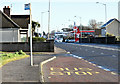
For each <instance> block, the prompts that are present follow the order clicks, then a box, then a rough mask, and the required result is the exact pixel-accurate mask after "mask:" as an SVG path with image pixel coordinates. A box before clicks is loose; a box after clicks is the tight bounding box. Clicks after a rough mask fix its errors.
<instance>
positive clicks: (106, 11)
mask: <svg viewBox="0 0 120 84" xmlns="http://www.w3.org/2000/svg"><path fill="white" fill-rule="evenodd" d="M96 4H102V5H104V6H105V22H107V8H106V4H104V3H100V2H96ZM106 43H107V35H106Z"/></svg>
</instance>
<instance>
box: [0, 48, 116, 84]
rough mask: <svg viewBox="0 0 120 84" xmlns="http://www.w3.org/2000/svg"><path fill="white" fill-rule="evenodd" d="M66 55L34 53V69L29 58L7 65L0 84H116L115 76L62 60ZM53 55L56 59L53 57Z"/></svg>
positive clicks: (57, 51)
mask: <svg viewBox="0 0 120 84" xmlns="http://www.w3.org/2000/svg"><path fill="white" fill-rule="evenodd" d="M66 53H67V52H66V51H65V50H63V49H60V48H57V47H55V52H54V53H50V52H45V53H42V54H39V53H37V54H35V55H34V56H33V57H34V66H30V57H28V58H25V59H21V60H17V61H13V62H10V63H8V64H6V65H5V66H3V67H2V68H1V69H0V70H2V82H3V83H2V84H10V83H11V82H14V83H16V82H19V83H23V82H26V83H23V84H27V82H28V84H29V83H30V84H38V83H50V82H53V83H54V84H56V83H58V82H59V83H60V84H61V82H62V83H67V82H69V83H73V82H75V84H76V83H78V84H81V83H82V82H89V83H88V84H93V82H108V83H107V84H118V83H117V82H118V75H117V74H116V73H114V72H109V71H105V70H102V69H100V68H98V67H96V65H94V64H92V63H89V62H88V61H86V60H84V59H82V58H79V59H78V58H74V57H67V56H64V55H63V54H66ZM56 54H57V55H59V56H54V55H56ZM68 54H69V53H68ZM5 82H7V83H5ZM113 82H115V83H113ZM14 83H11V84H14ZM99 84H104V83H99ZM105 84H106V83H105Z"/></svg>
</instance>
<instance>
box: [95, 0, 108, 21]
mask: <svg viewBox="0 0 120 84" xmlns="http://www.w3.org/2000/svg"><path fill="white" fill-rule="evenodd" d="M96 4H102V5H104V6H105V22H107V8H106V4H104V3H100V2H96Z"/></svg>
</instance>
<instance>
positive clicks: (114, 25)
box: [101, 18, 120, 37]
mask: <svg viewBox="0 0 120 84" xmlns="http://www.w3.org/2000/svg"><path fill="white" fill-rule="evenodd" d="M119 32H120V22H119V21H118V20H117V19H115V18H114V19H110V20H109V21H108V22H106V23H105V24H104V25H102V26H101V34H102V36H103V37H105V36H106V35H111V36H116V37H118V36H120V33H119Z"/></svg>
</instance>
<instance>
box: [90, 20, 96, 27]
mask: <svg viewBox="0 0 120 84" xmlns="http://www.w3.org/2000/svg"><path fill="white" fill-rule="evenodd" d="M89 26H90V27H91V28H92V29H96V28H97V22H96V20H95V19H91V20H89Z"/></svg>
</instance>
